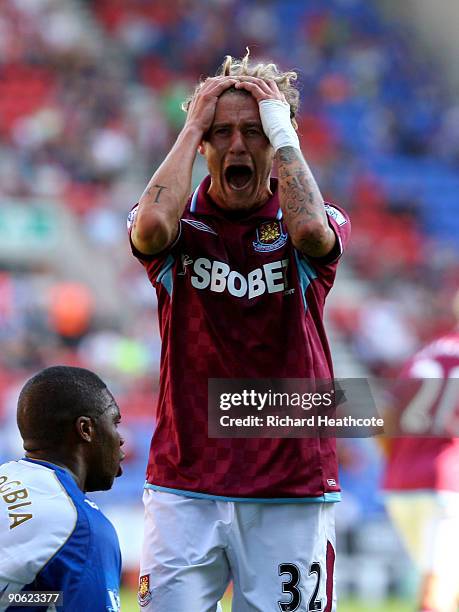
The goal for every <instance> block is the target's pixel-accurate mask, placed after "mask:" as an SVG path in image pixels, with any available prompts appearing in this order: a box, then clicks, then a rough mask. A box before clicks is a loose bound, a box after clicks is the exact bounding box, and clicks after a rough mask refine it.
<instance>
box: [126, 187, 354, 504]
mask: <svg viewBox="0 0 459 612" xmlns="http://www.w3.org/2000/svg"><path fill="white" fill-rule="evenodd" d="M209 185H210V178H209V177H207V178H206V179H205V180H204V181H203V182H202V183H201V185H200V186H199V187H198V189H197V190H196V191H195V192H194V194H193V196H192V197H191V198H190V201H189V202H188V205H187V207H186V210H185V212H184V214H183V217H182V219H181V222H180V233H179V236H178V238H177V239H176V241H175V242H174V244H173V245H172V246H171V247H170V248H169V249H168V250H167V251H166V252H163V253H161V254H159V255H156V256H153V257H148V256H143V255H142V254H140V253H139V252H138V251H136V249H135V248H134V247H133V252H134V255H135V256H136V257H138V259H139V260H140V261H141V262H142V264H143V265H144V266H145V269H146V271H147V273H148V277H149V279H150V281H151V283H152V285H153V286H154V287H155V289H156V292H157V297H158V314H159V325H160V332H161V338H162V353H161V370H160V393H159V402H158V407H157V425H156V429H155V432H154V434H153V439H152V443H151V450H150V457H149V464H148V469H147V482H148V484H147V486H152V487H153V488H156V489H159V490H166V491H171V492H178V493H182V494H185V495H191V496H194V497H206V496H212V497H214V496H219V497H220V498H225V499H236V500H241V499H244V498H248V499H252V500H253V498H257V500H261V499H266V501H276V500H279V499H281V500H283V501H287V500H288V499H291V500H292V501H301V500H302V499H303V500H304V501H337V500H338V499H339V490H340V489H339V485H338V469H337V461H336V452H335V441H334V440H333V439H331V438H326V439H318V438H308V439H292V438H290V439H279V438H274V439H268V438H251V439H242V438H232V439H228V438H225V439H223V438H209V437H208V435H207V389H208V379H209V378H320V379H327V378H331V377H332V376H333V373H332V362H331V357H330V351H329V347H328V342H327V338H326V335H325V330H324V325H323V321H322V314H323V308H324V302H325V298H326V296H327V294H328V292H329V291H330V289H331V287H332V285H333V281H334V279H335V273H336V267H337V261H338V259H339V257H340V255H341V253H342V250H343V246H344V245H345V243H346V241H347V239H348V236H349V232H350V222H349V219H348V217H347V215H346V213H345V212H344V211H342V210H341V209H339V208H337V207H335V206H331V205H326V209H327V213H328V220H329V224H330V226H331V227H332V229H333V230H334V232H335V234H336V236H337V243H336V248H335V249H334V252H333V253H332V254H331V255H330V256H329V257H328V258H322V259H314V260H313V259H310V258H307V257H305V256H303V255H302V254H300V253H299V252H298V251H297V250H296V249H295V248H294V247H293V245H292V243H291V241H290V239H289V236H288V234H287V232H286V229H285V226H284V224H283V222H282V211H281V209H280V207H279V201H278V196H277V182H276V180H275V179H273V180H272V186H271V189H272V192H273V196H272V197H271V198H270V199H269V200H268V201H267V202H266V203H265V204H264V205H263V206H262V207H261V208H258V209H256V210H253V211H250V212H249V213H245V214H244V215H242V214H234V213H233V214H232V213H231V212H230V213H228V212H225V211H224V210H222V209H220V208H218V207H217V206H216V205H215V204H214V203H213V202H212V200H211V199H210V197H209V196H208V194H207V190H208V188H209ZM135 214H136V208H134V209H133V210H132V211H131V214H130V222H131V223H132V220H133V218H134V216H135Z"/></svg>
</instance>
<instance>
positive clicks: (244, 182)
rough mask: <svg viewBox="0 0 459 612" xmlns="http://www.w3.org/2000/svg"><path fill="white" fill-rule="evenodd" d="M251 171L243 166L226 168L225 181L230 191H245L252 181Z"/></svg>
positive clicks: (237, 165) (236, 165)
mask: <svg viewBox="0 0 459 612" xmlns="http://www.w3.org/2000/svg"><path fill="white" fill-rule="evenodd" d="M252 176H253V170H252V168H250V167H249V166H244V165H243V164H234V165H231V166H228V167H227V168H226V170H225V179H226V182H227V183H228V185H229V186H230V187H231V189H234V190H236V191H238V190H241V189H245V188H246V187H247V186H248V184H249V183H250V181H251V180H252Z"/></svg>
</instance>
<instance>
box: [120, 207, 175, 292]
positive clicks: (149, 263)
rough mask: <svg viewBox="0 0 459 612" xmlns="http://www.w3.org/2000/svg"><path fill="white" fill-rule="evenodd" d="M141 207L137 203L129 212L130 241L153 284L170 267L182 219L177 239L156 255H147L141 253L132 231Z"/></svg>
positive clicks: (133, 251)
mask: <svg viewBox="0 0 459 612" xmlns="http://www.w3.org/2000/svg"><path fill="white" fill-rule="evenodd" d="M138 209H139V204H138V203H137V204H136V205H135V206H133V208H132V209H131V211H130V212H129V214H128V218H127V230H128V235H129V243H130V245H131V251H132V254H133V255H134V257H135V258H136V259H138V260H139V261H140V263H141V264H142V265H143V266H144V268H145V269H146V271H147V273H148V278H149V279H150V282H151V283H152V284H153V286H156V284H157V283H158V282H159V281H160V276H162V274H163V273H164V270H165V268H166V267H167V268H168V269H169V268H170V261H171V255H173V253H174V250H175V249H176V247H177V245H178V244H179V242H180V240H181V236H182V221H180V224H179V231H178V234H177V237H176V238H175V240H174V241H173V242H172V243H171V244H170V245H169V246H168V247H167V248H166V249H164V250H163V251H160V252H159V253H155V254H154V255H147V254H145V253H141V252H140V251H139V250H138V249H137V248H136V247H135V246H134V243H133V242H132V238H131V232H132V228H133V225H134V221H135V218H136V215H137V212H138Z"/></svg>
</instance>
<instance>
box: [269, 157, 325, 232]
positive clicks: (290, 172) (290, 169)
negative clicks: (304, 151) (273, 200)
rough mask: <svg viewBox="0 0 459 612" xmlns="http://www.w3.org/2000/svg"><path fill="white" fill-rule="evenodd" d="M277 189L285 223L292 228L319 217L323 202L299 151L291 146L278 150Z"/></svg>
mask: <svg viewBox="0 0 459 612" xmlns="http://www.w3.org/2000/svg"><path fill="white" fill-rule="evenodd" d="M279 190H280V196H281V202H282V203H283V204H284V206H283V207H284V210H285V212H286V217H287V224H289V225H290V227H291V228H292V229H293V230H295V229H296V228H297V227H298V226H299V225H301V224H302V223H304V222H305V221H312V220H313V219H317V218H319V217H320V206H321V205H322V204H323V202H322V197H321V195H320V192H319V189H318V187H317V185H316V183H315V180H314V177H313V176H312V174H311V172H310V171H309V168H308V167H307V165H306V164H305V162H304V159H303V156H302V155H301V152H300V151H298V150H297V149H295V148H293V147H284V148H282V149H280V150H279Z"/></svg>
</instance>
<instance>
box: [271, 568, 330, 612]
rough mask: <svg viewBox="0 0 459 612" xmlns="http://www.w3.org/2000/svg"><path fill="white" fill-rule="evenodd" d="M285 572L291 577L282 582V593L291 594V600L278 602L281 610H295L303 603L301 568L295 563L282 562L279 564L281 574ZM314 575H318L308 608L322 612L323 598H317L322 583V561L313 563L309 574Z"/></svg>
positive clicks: (310, 610) (310, 611)
mask: <svg viewBox="0 0 459 612" xmlns="http://www.w3.org/2000/svg"><path fill="white" fill-rule="evenodd" d="M283 574H288V575H289V578H288V579H287V580H284V581H283V582H282V593H286V594H289V595H290V601H278V602H277V604H278V606H279V610H280V611H281V612H295V610H298V609H299V607H300V604H301V591H300V589H299V583H300V580H301V574H300V570H299V568H298V566H297V565H295V564H294V563H281V564H280V565H279V576H282V575H283ZM312 575H315V576H316V582H315V586H314V590H313V593H312V595H311V598H310V600H309V604H308V608H307V610H308V612H321V610H323V606H322V600H321V599H317V593H318V592H319V585H320V563H318V562H317V561H315V562H314V563H311V566H310V568H309V576H312Z"/></svg>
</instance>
